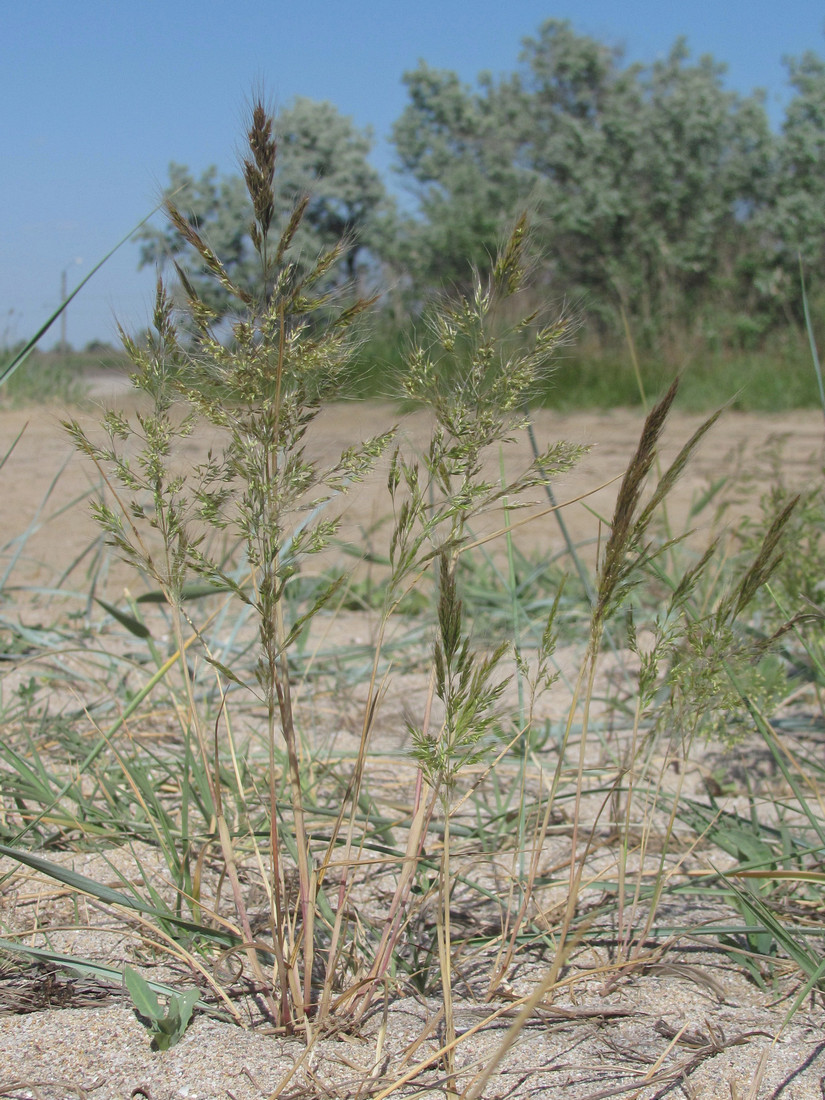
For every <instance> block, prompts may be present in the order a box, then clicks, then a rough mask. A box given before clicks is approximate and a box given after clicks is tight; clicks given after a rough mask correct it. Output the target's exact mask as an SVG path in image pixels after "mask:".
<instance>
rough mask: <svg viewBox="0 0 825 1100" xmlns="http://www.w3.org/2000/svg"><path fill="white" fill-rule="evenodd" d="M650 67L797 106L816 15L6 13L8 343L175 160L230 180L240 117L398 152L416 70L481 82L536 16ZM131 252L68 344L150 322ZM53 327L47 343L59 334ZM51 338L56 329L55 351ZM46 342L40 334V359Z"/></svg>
mask: <svg viewBox="0 0 825 1100" xmlns="http://www.w3.org/2000/svg"><path fill="white" fill-rule="evenodd" d="M549 18H560V19H570V20H571V22H572V23H573V25H574V27H575V29H576V30H577V31H579V32H581V33H584V34H589V35H592V36H593V37H595V38H598V39H599V40H601V41H603V42H606V43H609V44H611V45H617V46H622V47H624V49H625V52H626V57H627V58H628V60H639V61H651V60H653V59H655V58H656V57H659V56H662V55H664V54H666V53H667V52H668V50H669V48H670V46H671V45H672V43H673V41H674V40H675V39H676V38H677V36H679V35H682V34H683V35H686V36H687V39H688V45H689V47H690V50H691V55H692V56H693V57H698V56H699V55H701V54H703V53H710V54H712V55H713V56H714V57H715V58H716V59H717V60H718V61H724V62H726V63H727V65H728V68H729V71H728V80H727V83H728V86H729V87H731V88H733V89H735V90H737V91H742V92H749V91H751V90H752V89H753V88H755V87H761V88H763V89H764V90H765V91H766V93H767V96H768V107H769V111H770V114H771V117H772V119H773V121H774V122H775V123H776V124H778V123H779V122H780V121H781V117H782V110H783V105H784V103H785V102H786V101H787V98H788V89H787V85H786V74H785V69H784V67H783V65H782V58H783V56H786V55H792V56H798V55H800V54H801V53H803V52H804V51H805V50H807V49H812V50H814V51H815V52H816V53H818V54H820V56H822V55H825V37H824V32H825V4H823V3H822V0H791V2H790V3H787V0H692V2H691V3H689V4H687V3H683V2H681V0H679V2H674V0H578V2H571V0H558V2H556V3H551V2H550V3H548V2H545V3H542V2H538V0H508V2H507V3H506V4H505V3H504V2H503V0H415V2H414V3H413V2H407V0H301V3H296V2H295V0H288V2H285V0H257V2H253V0H131V2H128V0H25V2H24V3H20V2H19V0H0V103H2V104H3V111H2V113H1V114H0V148H2V150H3V160H2V171H0V346H2V345H4V344H7V343H9V342H12V341H14V340H19V339H22V338H24V337H27V336H29V335H30V334H31V333H32V332H33V331H34V330H35V329H36V328H37V326H38V325H39V324H40V323H41V321H42V320H44V319H45V317H46V316H47V315H48V313H49V312H50V311H51V310H52V309H53V308H54V307H55V306H56V305H57V303H58V301H59V291H60V280H61V273H62V272H64V271H65V272H66V276H67V280H68V285H69V288H70V289H71V287H72V286H73V285H74V284H75V283H76V282H77V281H78V279H79V278H80V277H81V275H82V274H83V273H85V271H86V270H87V269H88V268H89V267H91V266H92V264H93V263H94V262H95V261H96V260H98V259H99V258H100V257H101V256H102V255H103V254H104V253H105V252H107V251H108V249H109V248H110V247H111V246H112V245H113V244H114V243H115V242H116V241H117V240H119V239H120V237H122V236H123V235H124V234H125V233H126V232H127V231H128V230H129V229H130V228H131V227H132V226H133V225H134V224H135V223H136V222H138V221H139V220H140V219H141V218H142V217H144V216H145V215H146V214H147V213H148V212H149V211H150V210H151V209H152V207H153V205H154V204H155V202H156V201H157V197H158V195H159V193H160V190H161V188H162V187H163V185H164V183H165V182H166V179H167V167H168V164H169V162H170V161H173V160H174V161H178V162H181V163H183V164H187V165H189V166H190V167H191V168H192V170H193V171H195V172H196V173H199V172H200V171H202V170H203V169H204V168H206V167H207V166H208V165H210V164H217V165H218V167H219V168H220V169H221V170H222V171H226V172H229V171H235V170H236V164H237V161H236V150H237V148H238V145H239V139H240V135H241V131H242V125H243V120H244V107H245V104H246V103H247V102H248V100H249V97H250V94H251V92H252V90H253V89H255V88H259V87H263V88H264V89H265V92H266V95H267V98H268V100H269V101H271V102H274V104H275V105H276V106H277V105H283V104H287V103H289V101H290V100H291V99H292V98H293V97H294V96H296V95H303V96H309V97H311V98H313V99H328V100H331V101H332V102H333V103H335V105H336V106H337V107H338V108H339V110H341V111H342V112H343V113H344V114H347V115H351V116H352V117H353V119H354V121H355V122H356V123H357V124H358V125H359V126H368V125H369V126H371V127H372V129H373V131H374V133H375V137H376V151H375V155H374V158H373V159H374V162H375V163H376V165H377V166H378V167H379V168H380V169H381V170H382V171H387V173H388V172H389V168H390V165H391V163H392V149H391V147H390V146H389V145H388V143H387V138H388V137H389V133H390V129H391V126H392V123H393V121H394V120H395V119H396V118H397V117H398V116H399V115H400V113H401V111H402V110H403V108H404V105H405V90H404V87H403V85H402V83H401V76H402V73H403V72H404V71H405V70H407V69H412V68H414V67H415V66H416V64H417V63H418V61H419V59H423V60H425V61H426V62H427V63H428V64H430V65H432V66H434V67H438V68H447V69H452V70H454V71H456V72H457V73H458V74H459V75H460V76H461V77H462V78H463V79H464V80H465V81H467V82H468V83H471V82H473V81H474V79H475V77H476V75H477V74H478V73H479V72H480V71H481V70H484V69H486V70H489V71H491V72H492V73H494V74H504V73H508V72H511V71H512V70H513V69H514V67H515V66H516V63H517V59H518V54H519V50H520V45H521V40H522V39H523V38H524V37H525V36H528V35H531V34H533V33H535V31H536V30H537V28H538V26H539V25H540V24H541V22H542V21H543V20H545V19H549ZM137 260H138V250H137V247H136V246H134V245H131V244H129V245H126V246H124V247H123V248H122V249H121V250H120V252H119V253H118V254H117V255H116V256H115V257H114V258H113V259H111V260H110V261H109V262H108V264H107V265H106V266H105V267H104V268H103V269H102V271H101V272H99V273H98V274H97V275H96V276H95V277H94V279H93V280H92V281H91V282H90V283H89V284H88V285H87V286H86V287H85V288H84V289H83V291H82V292H81V294H80V295H79V296H78V298H77V299H76V300H75V302H73V303H72V305H71V307H70V309H69V313H68V337H69V341H70V342H71V343H72V344H73V345H74V346H76V347H82V346H83V345H85V344H86V343H87V342H88V341H90V340H92V339H102V340H107V341H113V340H115V338H116V328H115V317H117V318H118V319H119V320H120V321H121V322H122V323H123V324H124V327H126V328H134V327H138V326H141V325H143V324H144V323H145V321H146V318H147V316H148V311H149V308H150V303H151V297H152V287H153V281H154V275H153V273H151V272H148V271H143V272H141V273H139V272H138V271H137ZM53 331H54V330H53ZM56 336H57V333H55V339H56ZM53 342H54V340H53V339H50V338H47V339H46V341H45V342H44V346H47V347H48V346H49V345H50V344H51V343H53Z"/></svg>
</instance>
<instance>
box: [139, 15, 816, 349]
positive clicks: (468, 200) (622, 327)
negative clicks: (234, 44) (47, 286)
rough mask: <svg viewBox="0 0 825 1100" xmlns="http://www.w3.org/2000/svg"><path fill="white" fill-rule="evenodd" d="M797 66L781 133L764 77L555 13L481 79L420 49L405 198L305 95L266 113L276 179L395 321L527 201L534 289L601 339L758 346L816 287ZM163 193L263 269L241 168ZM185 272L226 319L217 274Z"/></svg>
mask: <svg viewBox="0 0 825 1100" xmlns="http://www.w3.org/2000/svg"><path fill="white" fill-rule="evenodd" d="M787 64H788V76H789V82H790V85H791V87H792V89H793V97H792V98H791V100H790V102H789V104H788V108H787V111H786V114H785V118H784V121H783V123H782V126H781V129H780V130H779V132H778V133H777V132H773V131H772V130H771V127H770V125H769V122H768V118H767V115H766V111H765V105H764V99H763V97H762V96H761V95H760V94H759V93H754V94H752V95H749V96H741V95H738V94H735V93H733V92H730V91H727V90H725V88H724V86H723V78H724V71H725V69H724V66H723V65H721V64H719V63H718V62H717V61H715V60H714V59H713V58H711V57H702V58H700V59H699V60H698V61H692V60H691V59H690V57H689V55H688V51H687V48H686V46H685V43H684V42H683V41H681V40H680V41H677V42H676V44H675V45H674V46H673V49H672V50H671V52H670V54H669V56H668V57H667V58H666V59H665V60H660V61H656V62H654V63H653V64H651V65H642V64H632V65H631V64H626V63H625V62H624V61H623V58H622V55H621V53H620V52H619V51H618V50H615V49H613V48H610V47H608V46H605V45H603V44H602V43H600V42H598V41H596V40H594V39H592V38H589V37H585V36H582V35H579V34H576V33H575V31H574V30H573V29H572V27H571V26H570V24H568V23H566V22H557V21H549V22H546V23H544V24H543V25H542V26H541V28H540V29H539V31H538V34H537V35H536V37H535V38H528V39H526V40H525V42H524V48H523V52H522V54H521V58H520V62H519V66H518V68H517V70H516V71H515V72H514V73H512V74H511V75H508V76H504V77H501V78H494V77H493V76H491V75H489V74H486V73H484V74H481V75H479V77H478V79H477V81H476V84H475V86H472V87H471V86H467V85H465V84H463V83H462V82H461V81H460V80H459V79H458V77H457V76H456V75H455V74H454V73H452V72H449V71H446V70H437V69H432V68H430V67H429V66H427V65H426V64H424V63H421V64H420V65H419V67H418V68H417V69H415V70H414V71H413V72H409V73H407V74H406V75H405V76H404V81H405V84H406V86H407V89H408V93H409V103H408V105H407V106H406V108H405V109H404V111H403V113H402V115H401V117H400V118H399V119H398V121H397V122H396V123H395V126H394V128H393V135H392V140H393V142H394V145H395V149H396V153H397V171H398V182H399V183H400V184H401V185H402V188H403V190H404V191H405V192H407V193H411V194H412V195H413V196H414V199H415V203H414V206H413V208H412V211H411V212H410V210H409V209H408V208H409V207H410V205H411V204H409V203H406V204H405V203H401V204H399V202H397V201H396V200H394V199H393V197H392V196H391V195H390V193H389V191H388V188H387V185H386V183H385V181H384V180H382V178H381V177H380V175H379V174H378V172H377V171H376V170H375V169H374V168H373V167H372V166H371V165H370V163H369V160H368V157H369V153H370V149H371V139H370V136H369V134H368V133H366V132H363V131H360V130H359V129H357V128H356V127H355V126H354V125H353V123H352V121H351V120H350V119H348V118H346V117H345V116H342V115H341V114H340V113H339V112H338V110H337V109H336V108H335V107H334V106H333V105H332V104H330V103H318V102H314V101H312V100H308V99H298V100H296V101H295V102H294V103H293V104H292V105H291V106H290V107H288V108H287V109H285V110H283V111H282V112H281V113H280V115H279V118H278V124H279V129H280V134H279V148H278V154H279V159H278V166H279V167H278V172H277V178H276V184H277V192H278V194H279V195H280V196H281V197H282V199H283V208H284V210H288V209H289V207H290V205H291V203H292V201H293V199H294V197H295V195H296V193H303V192H306V193H307V194H308V195H309V196H310V198H309V203H308V207H307V211H306V216H305V221H304V223H303V225H302V227H301V229H300V231H299V233H298V234H297V235H296V238H295V241H294V246H293V250H294V254H295V256H296V258H297V259H298V261H299V262H300V257H301V256H302V255H303V256H306V257H310V256H311V257H313V258H314V257H315V256H317V255H318V253H319V252H321V251H323V250H324V249H326V248H329V247H331V246H332V244H333V243H334V242H335V241H336V240H338V238H340V237H341V236H342V235H344V236H347V237H348V238H349V239H350V242H351V243H350V246H349V248H348V250H347V252H346V254H345V258H344V262H343V263H341V264H339V266H338V270H337V273H336V274H335V276H331V277H332V278H335V279H340V280H344V279H348V280H354V281H355V282H356V283H357V284H359V289H362V290H363V289H368V288H372V287H375V288H377V289H380V290H382V291H384V303H385V311H386V313H385V316H386V317H387V318H388V319H389V320H388V322H387V323H388V324H390V325H392V324H395V326H396V328H398V329H400V328H401V327H402V326H403V324H405V323H406V321H407V320H408V319H409V317H410V315H415V314H416V313H417V311H418V310H419V309H420V307H421V304H422V303H423V302H425V301H426V300H427V299H428V298H429V297H430V296H431V295H432V294H433V292H436V291H439V290H440V289H442V288H443V287H445V286H449V287H457V288H459V289H461V288H464V287H466V286H467V285H468V282H469V275H470V272H471V269H472V268H473V267H478V268H482V269H483V268H484V267H485V266H486V265H487V264H488V263H489V258H490V257H491V256H492V255H494V254H495V250H496V246H497V245H498V243H499V242H500V240H501V238H502V236H503V235H504V234H505V233H506V231H507V229H508V226H511V225H512V223H513V220H514V218H515V217H516V216H517V214H518V213H519V212H520V211H522V210H525V209H526V210H527V211H528V212H529V215H530V222H531V225H532V231H533V239H534V247H535V257H536V272H535V279H534V285H535V287H536V291H535V293H536V294H537V296H540V297H541V299H542V300H550V299H555V300H561V299H566V300H567V301H572V302H574V303H575V304H576V305H577V306H578V307H579V308H580V309H581V310H582V313H583V315H584V317H585V319H586V321H587V325H588V330H589V333H590V338H591V339H593V338H594V336H595V337H599V338H600V339H601V340H602V342H603V343H604V344H608V343H610V342H613V341H615V339H616V338H617V337H619V336H621V337H622V339H624V338H625V336H626V334H627V333H628V332H629V333H631V334H632V338H633V340H634V341H635V343H636V346H637V347H638V349H640V352H641V353H642V354H645V353H652V352H654V351H655V352H657V353H659V354H661V353H665V355H666V354H667V352H668V349H672V348H678V347H683V346H684V345H685V343H686V342H688V343H692V344H693V345H694V346H701V347H702V348H705V349H708V350H710V351H712V352H718V351H720V350H724V351H726V352H736V351H748V350H755V349H758V348H761V347H763V346H764V344H765V341H766V340H770V339H771V338H775V335H776V333H777V332H778V331H784V332H787V331H788V329H789V328H798V327H799V326H800V325H801V323H802V294H801V277H800V273H801V271H804V275H805V278H806V280H808V289H809V292H811V290H812V289H813V293H814V295H817V294H819V293H820V290H819V288H820V287H825V281H824V280H823V279H822V276H823V274H825V63H823V61H822V60H821V59H820V58H819V57H818V56H816V55H815V54H813V53H806V54H805V55H804V56H803V57H801V58H797V59H793V60H790V61H789V62H788V63H787ZM169 188H170V190H173V189H175V190H177V189H180V188H184V190H183V191H180V190H178V194H177V195H176V198H175V201H176V203H177V204H178V206H179V207H180V208H181V209H182V210H183V211H184V212H185V213H187V214H189V215H191V216H193V217H194V218H196V219H197V222H198V224H199V225H200V227H201V230H202V233H203V234H204V235H205V236H206V238H207V239H208V241H209V242H210V244H211V245H212V247H213V248H214V251H215V252H216V253H217V255H218V256H220V257H221V258H222V260H223V261H224V263H225V264H226V266H227V269H228V271H229V272H230V273H231V274H232V276H233V277H234V278H235V279H236V280H237V279H241V280H243V279H246V280H248V281H249V285H251V286H254V284H255V280H256V271H255V270H254V263H253V257H254V252H253V249H252V247H251V242H250V239H249V236H248V227H249V224H250V216H249V211H248V210H247V208H246V205H245V204H246V190H245V187H244V184H243V181H242V180H241V179H240V177H230V176H226V177H224V176H220V175H219V174H218V173H217V171H216V170H215V169H209V170H208V171H206V172H205V173H203V174H202V175H200V176H199V177H195V176H193V175H192V174H191V173H190V171H189V170H188V169H187V168H186V167H184V166H181V165H172V166H171V168H170V180H169ZM280 228H282V226H280V227H279V230H280ZM192 255H193V254H192V251H191V249H189V248H188V246H187V245H186V244H185V243H184V242H183V241H182V240H181V239H180V237H179V236H178V235H177V234H176V232H175V231H174V228H173V227H171V226H169V227H167V228H166V229H162V230H158V229H152V230H146V231H145V232H144V237H143V251H142V262H143V263H152V264H156V263H158V262H165V261H168V260H170V259H177V260H179V261H180V260H181V259H182V260H183V263H184V266H187V265H188V264H189V262H190V261H191V260H192ZM192 278H193V280H194V283H195V285H196V287H197V289H198V291H199V292H201V293H203V294H204V295H205V296H206V297H207V300H208V301H209V302H210V304H211V305H212V306H213V307H214V309H215V310H216V313H217V314H218V315H221V314H222V312H223V311H224V310H225V309H226V308H227V303H226V302H225V301H224V300H223V299H222V297H221V292H220V288H218V289H217V290H216V289H215V282H214V280H211V279H206V278H205V277H203V276H202V275H201V274H200V273H199V272H198V271H197V270H194V271H193V272H192ZM823 297H825V295H823Z"/></svg>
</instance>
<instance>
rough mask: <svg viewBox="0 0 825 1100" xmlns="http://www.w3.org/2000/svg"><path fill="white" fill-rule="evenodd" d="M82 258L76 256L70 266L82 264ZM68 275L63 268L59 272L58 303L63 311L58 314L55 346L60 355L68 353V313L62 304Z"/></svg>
mask: <svg viewBox="0 0 825 1100" xmlns="http://www.w3.org/2000/svg"><path fill="white" fill-rule="evenodd" d="M82 263H83V257H82V256H78V257H77V259H76V260H74V262H73V263H72V264H71V265H70V266H72V267H74V265H75V264H82ZM68 274H69V268H68V267H64V268H63V270H62V271H61V272H60V302H61V305H63V310H62V312H61V314H60V343H59V344H58V345H57V350H58V351H59V353H60V354H61V355H67V354H68V351H69V341H68V339H67V338H66V313H67V312H68V311H67V309H66V306H65V305H64V304H63V303H65V301H66V297H67V295H68V293H69V289H68V286H67V279H68Z"/></svg>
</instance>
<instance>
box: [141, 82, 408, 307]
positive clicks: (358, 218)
mask: <svg viewBox="0 0 825 1100" xmlns="http://www.w3.org/2000/svg"><path fill="white" fill-rule="evenodd" d="M276 129H277V134H276V137H277V145H278V160H277V171H276V175H275V180H274V187H275V201H276V205H277V206H278V207H279V209H278V211H276V213H277V214H284V213H288V212H289V211H290V210H291V209H292V207H293V205H294V203H295V202H296V200H297V199H302V198H305V199H306V207H305V209H304V213H303V220H302V221H301V223H300V225H299V226H298V228H297V230H296V232H295V236H294V239H293V241H292V245H291V248H290V253H291V257H292V258H293V259H297V260H299V262H300V263H301V264H302V266H305V267H307V268H309V267H311V266H312V265H313V264H314V262H315V260H316V259H317V258H318V256H319V255H321V254H322V253H323V252H326V251H328V250H330V249H332V248H335V247H336V246H337V245H338V243H339V242H340V241H341V239H342V238H343V239H345V240H346V241H347V247H346V250H345V252H344V254H343V260H342V263H341V264H340V265H339V269H338V270H337V271H336V272H333V273H331V274H330V280H332V282H335V281H336V280H342V279H346V280H349V281H357V280H358V279H359V278H360V277H361V276H362V275H363V274H364V273H365V270H366V269H367V268H368V266H369V263H370V256H371V254H372V255H375V254H376V253H377V251H378V250H379V245H380V242H381V240H382V239H383V236H384V235H385V234H386V232H387V229H386V224H387V222H388V221H389V220H390V219H391V217H392V204H391V202H390V200H389V199H388V198H387V194H386V190H385V188H384V184H383V182H382V180H381V177H380V176H379V174H378V172H377V171H376V170H375V169H374V168H373V167H372V166H371V165H370V163H369V161H368V159H367V158H368V156H369V153H370V150H371V147H372V139H371V136H370V134H369V132H368V131H364V130H359V129H357V128H356V127H355V126H354V125H353V122H352V120H351V119H350V118H348V117H346V116H344V115H342V114H340V113H339V111H338V110H337V108H336V107H334V106H333V105H332V104H331V103H325V102H316V101H314V100H311V99H305V98H298V99H296V100H295V101H294V102H293V104H292V106H291V107H288V108H286V109H284V110H283V111H281V112H280V114H279V115H278V116H277V119H276ZM165 195H166V196H167V197H172V198H173V201H174V203H175V204H176V205H177V206H178V207H179V208H180V209H181V210H182V211H183V213H184V215H185V216H186V217H187V218H188V219H189V221H190V222H192V224H194V225H196V226H197V227H198V230H199V232H200V233H201V236H202V237H203V239H204V240H205V241H206V243H207V244H208V245H209V246H210V247H211V248H212V250H213V251H214V253H215V254H216V255H219V256H221V257H222V260H223V262H224V266H225V267H226V270H227V272H228V274H229V275H230V276H231V278H232V279H233V280H235V281H237V282H238V283H240V284H241V285H253V284H254V283H255V282H256V280H259V278H260V262H261V261H260V256H259V254H258V253H257V251H256V250H255V248H254V247H253V241H252V238H251V236H250V229H251V225H252V208H251V206H250V204H249V196H248V192H247V187H246V184H245V182H244V180H243V179H242V178H241V177H240V176H222V175H219V173H218V171H217V169H216V168H215V167H211V168H208V169H206V171H205V172H203V173H202V174H201V175H200V176H199V177H195V176H193V175H192V173H191V172H190V170H189V169H188V168H187V167H186V166H184V165H181V164H172V165H170V167H169V186H168V188H167V189H166V191H165ZM140 239H142V241H143V247H142V250H141V259H140V262H141V265H142V266H144V265H147V264H157V265H163V264H165V263H167V262H169V261H175V262H177V261H178V260H181V259H184V260H185V266H186V267H187V274H188V277H189V278H190V280H191V281H192V285H193V286H194V288H195V289H196V291H197V292H198V294H199V296H201V298H202V299H203V301H204V302H205V303H206V304H207V305H208V306H209V307H210V308H211V309H213V310H215V311H216V312H217V313H218V315H223V314H224V313H225V312H226V311H227V310H229V309H230V308H231V304H232V301H231V297H230V296H229V295H228V294H227V292H226V291H225V290H224V288H223V287H222V286H220V285H219V284H216V283H215V280H214V279H212V278H210V277H209V275H208V273H207V270H206V268H205V266H204V264H203V261H202V259H201V258H199V257H198V256H197V254H196V253H195V252H194V250H193V249H192V248H191V246H189V245H187V243H186V241H185V240H184V239H183V238H182V237H181V235H180V234H179V233H178V231H177V229H176V228H175V226H174V224H168V225H166V226H164V227H163V228H161V229H156V228H147V229H144V230H143V231H142V233H141V235H140Z"/></svg>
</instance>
